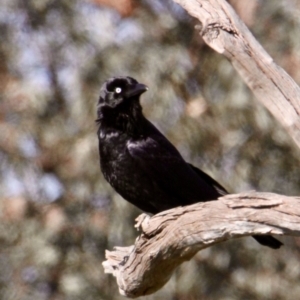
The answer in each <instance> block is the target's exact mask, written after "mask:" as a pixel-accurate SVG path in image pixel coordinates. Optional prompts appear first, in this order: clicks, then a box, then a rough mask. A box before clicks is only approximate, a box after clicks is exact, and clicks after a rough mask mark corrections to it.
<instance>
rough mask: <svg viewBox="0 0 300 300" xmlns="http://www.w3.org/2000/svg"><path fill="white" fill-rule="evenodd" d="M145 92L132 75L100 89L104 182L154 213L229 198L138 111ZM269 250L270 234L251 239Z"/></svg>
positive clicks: (273, 244)
mask: <svg viewBox="0 0 300 300" xmlns="http://www.w3.org/2000/svg"><path fill="white" fill-rule="evenodd" d="M147 90H148V88H147V86H146V85H144V84H141V83H138V82H137V81H136V80H135V79H133V78H131V77H113V78H110V79H109V80H107V81H106V82H105V83H104V85H103V86H102V88H101V91H100V98H99V101H98V106H97V114H98V118H97V120H96V121H97V123H98V124H99V129H98V138H99V152H100V166H101V170H102V172H103V175H104V177H105V179H106V180H107V181H108V182H109V183H110V184H111V186H112V187H113V188H114V189H115V190H116V191H117V192H118V193H119V194H120V195H121V196H122V197H123V198H124V199H126V200H127V201H129V202H130V203H132V204H134V205H135V206H137V207H138V208H140V209H141V210H143V211H145V212H149V213H152V214H156V213H158V212H161V211H163V210H167V209H170V208H173V207H177V206H184V205H189V204H194V203H197V202H202V201H210V200H215V199H217V198H218V197H220V196H222V195H226V194H228V193H227V191H226V190H225V188H223V187H222V186H221V185H220V184H219V183H218V182H216V181H215V180H214V179H212V178H211V177H210V176H209V175H207V174H206V173H204V172H203V171H201V170H199V169H197V168H196V167H194V166H193V165H191V164H189V163H187V162H185V161H184V159H183V158H182V156H181V155H180V153H179V152H178V151H177V149H176V148H175V147H174V146H173V145H172V144H171V143H170V142H169V141H168V140H167V139H166V138H165V137H164V136H163V134H162V133H161V132H160V131H159V130H158V129H157V128H156V127H155V126H154V125H153V124H152V123H150V122H149V121H148V120H147V119H146V118H145V117H144V115H143V113H142V107H141V104H140V102H139V98H140V95H141V94H142V93H144V92H146V91H147ZM254 238H255V239H256V240H257V241H258V242H259V243H261V244H262V245H265V246H269V247H271V248H273V249H277V248H279V247H280V246H281V245H282V243H281V242H279V241H278V240H276V239H275V238H273V237H272V236H254Z"/></svg>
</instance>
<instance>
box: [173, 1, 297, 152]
mask: <svg viewBox="0 0 300 300" xmlns="http://www.w3.org/2000/svg"><path fill="white" fill-rule="evenodd" d="M174 2H177V3H178V4H179V5H181V6H182V7H183V8H184V9H186V10H187V12H188V13H189V14H190V15H191V16H193V17H195V18H197V19H198V20H199V21H200V22H201V24H202V26H200V27H201V31H200V34H201V35H202V37H203V40H204V41H205V42H206V43H207V44H208V45H209V46H210V47H211V48H213V49H214V50H215V51H217V52H219V53H221V54H223V55H225V56H226V57H227V58H228V59H229V60H230V61H231V62H232V65H233V66H234V67H235V69H236V70H237V71H238V73H239V74H240V76H241V77H242V78H243V80H244V81H245V82H246V84H247V85H248V86H249V88H250V89H251V90H252V91H253V93H254V94H255V96H256V97H257V99H258V100H259V101H261V102H262V103H263V104H264V105H265V107H266V108H267V109H268V110H269V111H270V112H271V113H272V114H273V115H274V116H275V118H277V120H278V121H279V122H280V123H281V124H282V125H283V126H284V127H285V128H286V129H287V131H288V133H289V134H290V136H291V137H292V138H293V139H294V141H295V142H296V144H297V145H298V147H299V148H300V88H299V86H298V85H297V84H296V83H295V82H294V80H293V79H292V78H291V77H290V76H289V75H288V74H287V73H286V72H285V71H284V70H283V69H282V68H280V67H279V66H278V65H276V64H275V63H274V62H273V59H272V58H271V57H270V55H269V54H268V53H267V52H266V51H265V50H264V49H263V47H262V46H261V45H260V44H259V43H258V42H257V40H256V39H255V38H254V37H253V35H252V34H251V32H250V31H249V30H248V28H247V27H246V26H245V24H244V23H243V22H242V21H241V20H240V18H239V17H238V16H237V14H236V13H235V12H234V10H233V9H232V7H231V6H230V5H229V4H228V2H227V1H225V0H174Z"/></svg>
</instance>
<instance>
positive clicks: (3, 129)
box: [0, 0, 300, 300]
mask: <svg viewBox="0 0 300 300" xmlns="http://www.w3.org/2000/svg"><path fill="white" fill-rule="evenodd" d="M231 2H232V4H233V5H234V6H235V8H236V10H237V11H238V13H239V14H240V15H241V17H242V18H243V16H244V18H245V21H246V22H247V24H248V25H249V27H250V29H251V30H252V32H253V33H254V35H255V36H256V37H257V38H258V40H259V41H260V42H261V43H262V45H263V46H264V47H265V48H266V49H267V51H268V52H269V53H270V54H271V56H272V57H273V58H274V59H275V61H276V62H277V63H278V64H279V65H281V66H282V67H283V68H285V69H286V70H287V72H288V73H289V74H291V76H293V78H294V79H295V80H296V81H297V82H298V83H299V82H300V71H299V70H300V56H299V53H300V43H299V41H300V40H299V28H300V19H299V14H300V4H299V2H297V1H293V0H285V1H279V0H273V1H255V0H253V1H252V2H251V3H252V4H251V5H250V6H248V5H242V4H241V3H242V2H241V1H240V2H238V1H233V0H232V1H231ZM243 3H244V4H245V3H246V2H245V1H243ZM247 3H248V2H247ZM249 3H250V2H249ZM249 3H248V4H249ZM196 24H197V22H196V21H195V20H193V19H192V18H191V17H189V16H188V15H187V14H186V13H185V12H184V11H183V10H182V9H181V8H180V7H179V6H177V5H175V4H174V3H173V2H172V1H159V0H143V1H137V0H135V1H134V0H124V1H123V0H122V1H104V0H102V1H101V0H90V1H80V0H74V1H67V0H61V1H58V0H41V1H40V0H2V1H1V3H0V41H1V43H0V79H1V80H0V91H1V92H0V195H1V198H0V216H1V222H0V299H13V300H18V299H22V300H25V299H35V300H42V299H52V300H54V299H55V300H58V299H64V300H65V299H72V300H73V299H85V300H89V299H123V297H121V296H119V293H118V288H117V285H116V283H115V280H114V278H112V276H111V275H106V274H104V273H103V268H102V265H101V263H102V262H103V260H104V254H105V249H111V248H112V247H113V246H115V245H119V246H125V245H130V244H132V243H133V242H134V239H135V237H136V235H137V232H135V231H134V229H133V224H134V219H135V217H136V216H137V215H138V213H139V211H138V210H137V209H136V208H134V207H132V206H131V205H130V204H128V203H127V202H125V201H124V200H122V199H121V197H120V196H118V195H116V194H115V193H114V192H113V190H112V189H111V188H110V186H109V185H108V184H107V183H106V182H105V181H104V179H103V177H102V175H101V173H100V169H99V157H98V149H97V146H98V145H97V142H98V141H97V137H96V130H97V128H96V124H95V122H94V120H95V118H96V111H95V106H96V102H97V98H98V91H99V89H100V86H101V85H102V83H103V82H104V81H105V80H106V79H107V78H108V77H111V76H116V75H130V76H132V77H135V78H137V79H138V80H139V81H140V82H143V83H145V84H147V85H148V86H149V87H150V90H149V92H148V93H146V94H145V95H143V97H142V105H143V107H144V112H145V114H146V115H147V117H148V118H149V119H150V120H151V121H152V122H153V123H154V124H155V125H156V126H158V127H159V128H160V129H161V130H162V131H163V132H164V133H165V134H166V135H167V136H168V137H169V138H170V140H171V141H172V142H173V143H174V144H175V145H176V147H177V148H178V149H179V150H180V152H181V153H182V154H183V156H184V157H185V158H186V159H187V160H188V161H190V162H192V163H194V164H195V165H197V166H198V167H200V168H202V169H203V170H205V171H206V172H208V173H209V174H210V175H212V176H213V177H214V178H215V179H217V180H218V181H220V182H221V183H222V184H223V185H224V186H225V187H226V188H228V189H229V190H230V191H232V192H240V191H244V190H250V189H256V190H259V191H269V192H277V193H282V194H286V195H299V194H300V186H299V182H300V180H299V179H300V170H299V162H300V160H299V157H300V156H299V149H297V148H296V146H295V145H294V144H293V142H292V140H291V138H290V137H289V136H288V135H287V134H286V132H285V131H284V130H283V129H282V128H281V127H280V126H279V124H278V123H277V122H276V120H274V118H273V117H272V116H271V115H270V114H269V113H268V111H267V110H266V109H265V108H264V107H262V106H261V105H260V104H259V103H258V102H257V101H256V100H255V99H254V97H253V95H252V94H251V92H250V91H249V90H248V88H247V87H246V86H245V84H244V83H243V82H242V81H241V79H240V78H239V76H238V75H237V74H236V72H235V71H234V69H233V68H232V66H231V65H230V63H229V62H228V61H226V60H225V59H224V58H223V57H221V56H220V55H218V54H217V53H215V52H213V51H212V50H211V49H209V48H208V47H207V46H206V45H205V44H204V43H203V42H202V41H201V38H200V37H199V36H198V34H197V32H196V31H195V30H194V29H193V27H194V25H196ZM266 96H267V95H266ZM133 184H134V183H133ZM282 240H284V242H285V247H284V248H283V249H282V250H279V251H272V250H269V249H266V248H263V247H261V246H259V245H258V244H256V243H255V242H254V241H253V240H252V239H250V238H249V239H248V238H247V239H246V238H245V239H241V240H235V241H230V242H226V243H223V244H221V245H216V246H214V247H211V248H209V249H207V250H205V251H202V252H200V253H199V254H198V255H197V256H196V257H195V258H194V259H193V260H192V261H190V262H188V263H185V264H183V265H182V266H181V267H180V268H179V269H178V271H177V272H176V274H175V275H174V276H173V278H172V279H171V280H170V282H169V283H168V284H167V285H166V286H165V287H164V288H163V289H162V290H161V291H159V292H157V293H156V294H154V295H152V296H148V297H145V299H155V300H156V299H189V300H192V299H210V300H212V299H222V300H225V299H226V300H227V299H249V300H250V299H279V300H280V299H285V300H287V299H293V300H294V299H297V298H299V294H300V290H299V281H300V263H299V261H300V255H299V251H298V250H299V248H300V241H299V240H297V239H296V238H288V237H286V238H282Z"/></svg>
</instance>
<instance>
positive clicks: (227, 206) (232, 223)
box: [103, 192, 300, 298]
mask: <svg viewBox="0 0 300 300" xmlns="http://www.w3.org/2000/svg"><path fill="white" fill-rule="evenodd" d="M137 221H138V225H137V226H138V227H139V229H140V230H141V234H140V236H139V237H138V238H137V239H136V242H135V245H134V246H131V247H126V248H121V247H118V248H115V249H114V251H111V252H110V251H107V252H106V258H107V261H105V262H104V263H103V266H104V269H105V272H106V273H112V274H113V275H114V276H115V277H116V279H117V283H118V285H119V290H120V293H121V294H122V295H125V296H127V297H131V298H135V297H139V296H142V295H147V294H151V293H154V292H155V291H157V290H158V289H160V288H161V287H162V286H163V285H164V284H165V283H166V282H167V281H168V280H169V278H170V277H171V275H172V272H173V271H174V269H175V268H176V267H177V266H179V265H180V264H181V263H182V262H184V261H186V260H189V259H191V258H192V257H193V256H194V255H195V254H196V253H197V252H198V251H199V250H202V249H204V248H207V247H209V246H212V245H213V244H216V243H219V242H222V241H225V240H228V239H232V238H238V237H242V236H249V235H262V234H275V235H294V236H300V197H287V196H282V195H277V194H271V193H256V192H248V193H243V194H236V195H227V196H225V197H222V198H220V199H219V200H218V201H210V202H206V203H197V204H194V205H190V206H185V207H178V208H175V209H171V210H168V211H164V212H161V213H159V214H157V215H155V216H153V217H151V218H150V217H149V216H147V215H145V214H143V215H141V216H139V218H138V220H137Z"/></svg>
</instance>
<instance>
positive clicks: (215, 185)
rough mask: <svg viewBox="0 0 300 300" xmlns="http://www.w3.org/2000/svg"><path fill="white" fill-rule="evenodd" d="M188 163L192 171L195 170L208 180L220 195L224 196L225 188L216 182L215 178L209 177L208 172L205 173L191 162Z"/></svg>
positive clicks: (225, 193)
mask: <svg viewBox="0 0 300 300" xmlns="http://www.w3.org/2000/svg"><path fill="white" fill-rule="evenodd" d="M188 165H189V166H190V167H191V168H192V169H193V170H194V172H196V173H197V174H198V176H200V177H201V178H203V179H205V180H206V182H209V183H210V184H211V185H212V186H214V187H215V189H216V190H217V191H218V192H219V193H220V195H223V196H225V195H227V194H228V192H227V190H226V189H225V188H224V187H223V186H222V185H221V184H220V183H219V182H217V181H216V180H214V179H213V178H211V177H210V176H209V175H208V174H206V173H205V172H203V171H202V170H200V169H198V168H196V167H195V166H193V165H192V164H188Z"/></svg>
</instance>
